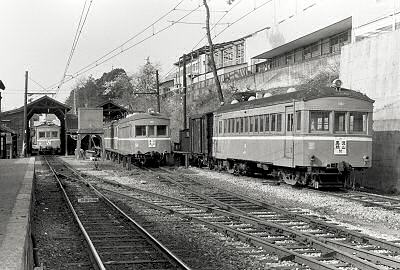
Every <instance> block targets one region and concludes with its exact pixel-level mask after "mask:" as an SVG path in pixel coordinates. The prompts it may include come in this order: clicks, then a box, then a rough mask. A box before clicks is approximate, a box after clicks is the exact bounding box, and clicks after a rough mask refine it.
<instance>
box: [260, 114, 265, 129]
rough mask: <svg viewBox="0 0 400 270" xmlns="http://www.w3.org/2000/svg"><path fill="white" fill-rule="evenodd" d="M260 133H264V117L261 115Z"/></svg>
mask: <svg viewBox="0 0 400 270" xmlns="http://www.w3.org/2000/svg"><path fill="white" fill-rule="evenodd" d="M260 132H264V115H260Z"/></svg>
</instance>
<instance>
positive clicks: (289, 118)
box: [286, 113, 293, 131]
mask: <svg viewBox="0 0 400 270" xmlns="http://www.w3.org/2000/svg"><path fill="white" fill-rule="evenodd" d="M286 131H293V113H288V114H287V116H286Z"/></svg>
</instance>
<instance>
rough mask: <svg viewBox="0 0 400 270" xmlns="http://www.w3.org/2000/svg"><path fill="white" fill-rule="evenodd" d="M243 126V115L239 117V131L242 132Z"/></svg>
mask: <svg viewBox="0 0 400 270" xmlns="http://www.w3.org/2000/svg"><path fill="white" fill-rule="evenodd" d="M243 126H244V120H243V117H241V118H240V133H243Z"/></svg>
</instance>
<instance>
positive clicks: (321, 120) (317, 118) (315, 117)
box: [310, 111, 329, 131]
mask: <svg viewBox="0 0 400 270" xmlns="http://www.w3.org/2000/svg"><path fill="white" fill-rule="evenodd" d="M310 130H311V131H329V112H327V111H311V112H310Z"/></svg>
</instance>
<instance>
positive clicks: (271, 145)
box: [189, 87, 374, 189]
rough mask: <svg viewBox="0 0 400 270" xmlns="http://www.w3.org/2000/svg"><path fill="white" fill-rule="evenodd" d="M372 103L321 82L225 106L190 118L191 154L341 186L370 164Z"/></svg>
mask: <svg viewBox="0 0 400 270" xmlns="http://www.w3.org/2000/svg"><path fill="white" fill-rule="evenodd" d="M373 102H374V101H373V100H371V99H370V98H368V97H367V96H366V95H364V94H362V93H360V92H356V91H353V90H349V89H344V88H341V89H340V88H331V87H322V88H318V89H309V90H299V91H295V92H291V93H285V94H281V95H275V96H270V97H266V98H261V99H255V100H251V101H245V102H240V103H237V104H230V105H226V106H223V107H221V108H220V109H219V110H217V111H215V112H213V113H208V114H205V115H203V116H200V117H194V118H191V119H190V132H189V134H190V136H191V141H190V151H191V152H192V158H193V159H195V160H197V163H199V159H200V160H201V162H200V163H206V164H208V165H210V166H211V167H213V166H216V167H217V168H219V169H227V170H230V171H232V172H235V173H238V174H248V173H253V172H261V173H268V174H273V175H276V176H279V177H280V178H281V179H282V180H284V181H285V182H286V183H289V184H292V185H309V186H312V187H314V188H317V189H318V188H324V187H341V186H343V182H344V178H345V177H346V176H348V175H349V172H350V171H351V170H352V169H356V170H363V169H366V168H369V167H371V155H372V111H373ZM210 140H211V141H210Z"/></svg>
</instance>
